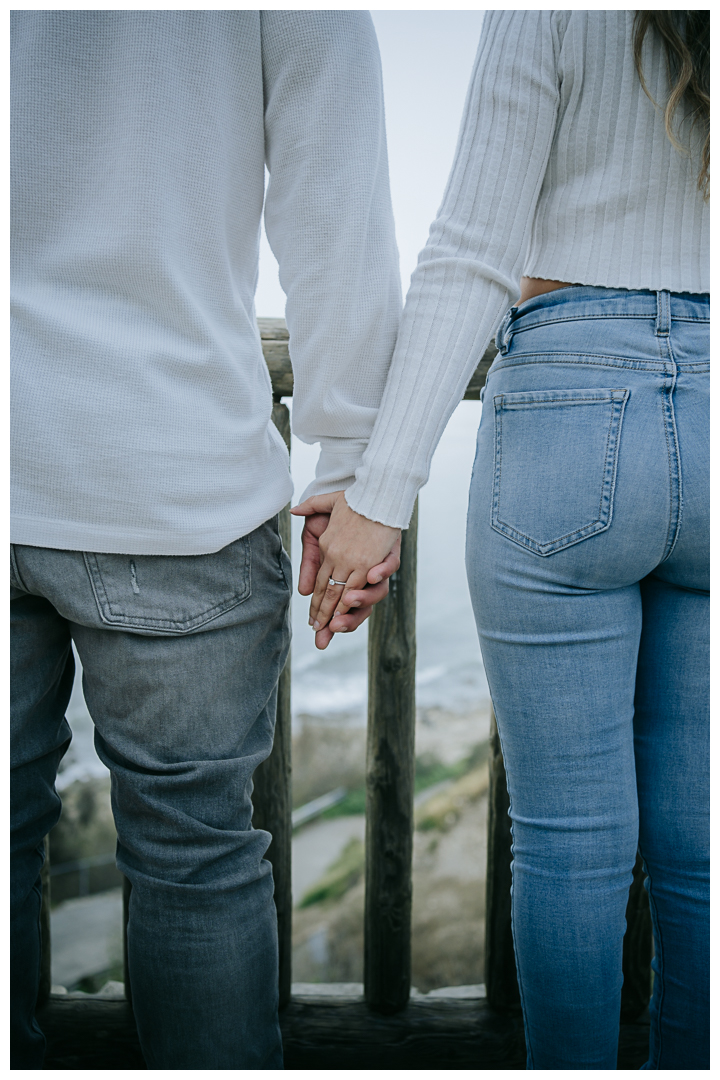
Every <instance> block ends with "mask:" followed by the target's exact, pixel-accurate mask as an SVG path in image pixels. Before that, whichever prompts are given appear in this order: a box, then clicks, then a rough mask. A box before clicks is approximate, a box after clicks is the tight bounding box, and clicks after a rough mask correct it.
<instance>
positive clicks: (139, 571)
mask: <svg viewBox="0 0 720 1080" xmlns="http://www.w3.org/2000/svg"><path fill="white" fill-rule="evenodd" d="M290 589H291V568H290V562H289V559H288V557H287V555H286V554H285V552H284V551H283V548H282V544H281V541H280V537H279V535H278V529H277V519H276V518H273V519H271V520H270V521H267V522H265V524H263V525H261V526H260V528H258V529H256V530H255V531H254V532H253V533H251V534H250V535H249V536H245V537H242V538H241V539H240V540H236V541H235V542H234V543H232V544H229V545H228V546H227V547H226V548H223V550H222V551H218V552H215V553H214V554H211V555H193V556H171V555H167V556H165V555H162V556H161V555H106V554H93V553H89V552H79V551H59V550H55V549H48V548H33V547H14V548H11V598H12V600H11V612H12V637H11V641H12V751H11V765H12V811H11V813H12V960H13V963H12V1005H13V1026H12V1036H13V1067H14V1068H20V1069H29V1068H41V1067H42V1061H43V1053H44V1045H45V1040H44V1037H43V1036H42V1034H41V1032H40V1030H39V1028H38V1025H37V1023H36V1021H35V1020H34V1016H33V1011H34V1003H35V1000H36V997H37V990H38V978H39V965H40V930H39V912H40V868H41V865H42V859H43V838H44V837H45V836H46V835H47V833H48V832H49V830H50V829H51V828H52V826H53V825H54V824H55V823H56V821H57V820H58V817H59V814H60V799H59V797H58V795H57V793H56V791H55V777H56V773H57V768H58V765H59V762H60V760H61V758H62V756H63V754H64V753H65V751H66V750H67V748H68V745H69V742H70V737H71V735H70V729H69V727H68V724H67V721H66V720H65V718H64V712H65V709H66V707H67V703H68V700H69V697H70V691H71V689H72V682H73V674H74V661H73V654H72V648H71V641H72V642H74V643H75V647H76V649H77V652H78V655H79V657H80V659H81V661H82V665H83V673H84V674H83V689H84V692H85V699H86V702H87V705H88V709H89V710H90V714H91V716H92V718H93V720H94V722H95V745H96V748H97V752H98V754H99V756H100V758H101V759H102V761H103V762H104V763H105V764H106V765H107V767H108V769H109V770H110V772H111V774H112V806H113V813H114V815H115V823H116V826H117V832H118V847H117V863H118V867H119V868H120V869H121V870H122V872H123V873H124V874H125V875H126V876H127V877H128V878H129V879H130V881H131V883H132V894H131V902H130V919H129V926H128V948H129V970H130V982H131V987H132V996H133V1008H134V1011H135V1016H136V1019H137V1023H138V1030H139V1033H140V1041H141V1044H142V1049H143V1053H144V1055H145V1059H146V1061H147V1064H148V1067H149V1068H151V1069H232V1068H243V1069H277V1068H281V1067H282V1047H281V1041H280V1030H279V1026H278V1020H277V998H278V989H277V966H278V964H277V923H276V915H275V907H274V904H273V884H272V874H271V869H270V864H269V863H268V862H267V861H266V860H264V859H263V855H264V853H265V851H266V850H267V847H268V844H269V842H270V837H269V835H268V833H266V832H262V831H259V830H258V831H255V830H254V829H253V828H252V825H251V816H252V805H251V792H252V775H253V772H254V770H255V769H256V768H257V766H258V765H259V764H260V762H262V761H263V760H264V759H265V758H267V756H268V755H269V753H270V750H271V748H272V739H273V728H274V723H275V703H276V688H277V680H278V677H279V675H280V672H281V670H282V667H283V664H284V663H285V659H286V656H287V653H288V647H289V640H290V629H289V619H288V605H289V598H290Z"/></svg>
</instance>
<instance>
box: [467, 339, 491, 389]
mask: <svg viewBox="0 0 720 1080" xmlns="http://www.w3.org/2000/svg"><path fill="white" fill-rule="evenodd" d="M496 356H497V347H496V345H495V342H494V341H492V342H491V343H490V344H489V345H488V347H487V349H486V350H485V352H484V353H483V356H482V360H481V361H480V363H479V364H478V366H477V367H476V368H475V371H474V372H473V375H472V378H471V379H470V382H469V383H468V384H467V388H466V390H465V395H464V397H465V401H478V400H479V399H480V391H481V390H482V388H483V386H484V385H485V379H486V378H487V373H488V369H489V367H490V365H491V364H492V362H493V360H494V359H495V357H496Z"/></svg>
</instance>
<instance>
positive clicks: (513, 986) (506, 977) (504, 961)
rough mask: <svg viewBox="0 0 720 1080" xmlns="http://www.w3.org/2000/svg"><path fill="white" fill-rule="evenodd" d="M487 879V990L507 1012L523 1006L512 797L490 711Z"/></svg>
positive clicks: (497, 1006) (496, 1005) (490, 1000)
mask: <svg viewBox="0 0 720 1080" xmlns="http://www.w3.org/2000/svg"><path fill="white" fill-rule="evenodd" d="M489 768H490V786H489V788H488V826H487V828H488V833H487V837H488V842H487V880H486V894H485V895H486V901H485V990H486V993H487V1000H488V1004H489V1005H491V1006H492V1007H493V1008H494V1009H501V1010H503V1011H504V1012H517V1011H518V1010H519V1008H520V990H519V988H518V981H517V972H516V969H515V949H514V946H513V940H512V928H511V922H510V886H511V882H512V877H511V870H510V865H511V862H512V853H511V845H512V834H511V832H510V818H509V816H508V810H509V808H510V798H509V796H508V790H507V779H506V776H505V764H504V762H503V756H502V749H501V746H500V736H499V734H498V729H497V723H496V721H495V713H494V712H493V711H492V710H491V712H490V755H489Z"/></svg>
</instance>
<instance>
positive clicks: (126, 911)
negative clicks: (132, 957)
mask: <svg viewBox="0 0 720 1080" xmlns="http://www.w3.org/2000/svg"><path fill="white" fill-rule="evenodd" d="M131 892H132V884H131V882H130V878H126V877H125V875H124V874H123V879H122V901H123V913H122V920H123V928H122V951H123V983H124V985H125V997H126V999H127V1003H128V1005H129V1006H130V1008H132V990H131V989H130V968H129V965H128V921H129V919H130V893H131Z"/></svg>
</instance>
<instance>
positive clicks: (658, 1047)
mask: <svg viewBox="0 0 720 1080" xmlns="http://www.w3.org/2000/svg"><path fill="white" fill-rule="evenodd" d="M708 309H709V298H708V297H707V296H695V295H690V294H671V293H668V292H658V293H654V292H644V291H638V292H631V291H625V290H616V289H601V288H589V287H585V286H576V287H572V288H566V289H561V290H558V291H556V292H552V293H549V294H545V295H544V296H541V297H537V298H535V299H533V300H529V301H527V302H526V303H524V304H522V305H521V306H520V307H519V308H512V309H511V310H510V311H509V312H508V314H507V315H506V317H505V319H504V321H503V323H502V325H501V327H500V330H499V332H498V338H497V342H498V348H499V349H500V352H499V355H498V356H497V358H496V359H495V362H494V363H493V365H492V368H491V369H490V373H489V376H488V380H487V385H486V388H485V392H484V405H483V414H482V421H481V424H480V429H479V432H478V442H477V455H476V460H475V467H474V471H473V479H472V486H471V494H470V507H469V515H468V536H467V568H468V575H469V579H470V588H471V594H472V598H473V605H474V609H475V616H476V620H477V625H478V631H479V636H480V643H481V647H482V654H483V660H484V663H485V669H486V672H487V678H488V682H489V685H490V690H491V694H492V699H493V703H494V707H495V713H496V716H497V723H498V729H499V732H500V738H501V742H502V748H503V754H504V758H505V765H506V769H507V776H508V788H509V792H510V800H511V809H510V816H511V819H512V832H513V886H512V922H513V936H514V942H515V952H516V960H517V969H518V979H519V984H520V995H521V1000H522V1008H523V1015H524V1020H525V1033H526V1039H527V1051H528V1068H532V1069H614V1068H615V1067H616V1062H617V1046H618V1025H619V1016H620V991H621V986H622V944H623V934H624V931H625V907H626V902H627V895H628V888H629V885H630V882H631V877H632V868H633V863H634V861H635V854H636V849H637V848H638V847H639V850H640V853H641V855H642V858H643V860H644V864H645V869H646V873H647V880H646V887H647V889H648V894H649V898H650V909H651V913H652V920H653V931H654V942H655V958H654V960H653V969H654V986H653V995H652V1002H651V1006H650V1013H651V1035H650V1058H649V1061H648V1063H647V1064H646V1065H645V1066H644V1067H645V1068H648V1069H708V1068H709V1046H708V1041H709V1016H708V993H709V987H708V979H709V927H708V914H709V912H708V902H709V878H708V870H709V866H708V862H709V836H708V831H709V816H708V803H709V777H708V739H709V701H708V676H709V670H708V668H709V660H708V636H709V622H708V607H709V592H708V590H709V576H708V539H709V518H708V456H709V445H708V444H709V430H708V428H709V424H708V381H709V334H708V330H709V326H708Z"/></svg>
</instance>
